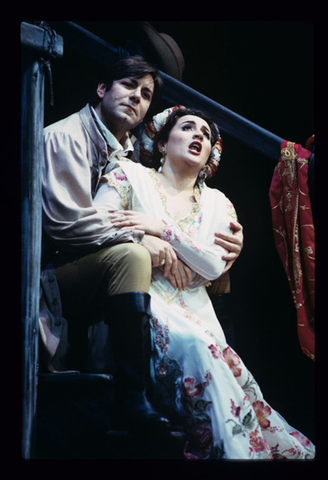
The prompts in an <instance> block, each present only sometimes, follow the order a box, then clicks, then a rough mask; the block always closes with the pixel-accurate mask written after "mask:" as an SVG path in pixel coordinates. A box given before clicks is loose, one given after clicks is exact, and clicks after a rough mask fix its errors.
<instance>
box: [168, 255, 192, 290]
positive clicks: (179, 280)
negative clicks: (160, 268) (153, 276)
mask: <svg viewBox="0 0 328 480" xmlns="http://www.w3.org/2000/svg"><path fill="white" fill-rule="evenodd" d="M168 279H169V281H170V283H171V285H172V286H173V287H174V288H178V289H179V290H185V289H186V288H187V286H188V285H190V284H191V283H192V270H191V269H190V268H189V267H188V266H187V265H186V264H185V263H183V262H182V261H181V260H179V259H178V262H177V270H176V272H175V274H174V275H173V274H169V275H168Z"/></svg>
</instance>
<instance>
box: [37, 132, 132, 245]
mask: <svg viewBox="0 0 328 480" xmlns="http://www.w3.org/2000/svg"><path fill="white" fill-rule="evenodd" d="M81 136H82V134H81V132H79V131H78V130H77V132H74V135H71V134H69V133H64V132H54V131H52V130H51V129H50V130H47V129H46V131H45V134H44V164H43V172H42V176H43V184H42V197H43V227H44V229H45V231H46V233H47V234H48V235H49V236H50V238H52V239H53V240H54V241H55V243H56V244H57V245H58V247H59V248H60V247H63V248H71V247H74V248H75V249H85V248H88V249H90V248H94V247H99V246H106V245H109V244H110V243H125V242H130V241H140V240H141V236H140V235H141V234H140V232H136V231H133V230H132V229H130V230H126V231H119V230H118V229H117V228H114V227H113V225H112V222H111V213H110V212H109V211H108V209H107V210H105V209H100V208H97V205H96V204H95V203H94V201H93V199H92V195H91V175H92V172H91V168H90V164H89V161H88V159H87V153H88V152H87V147H86V142H85V141H83V138H80V137H81Z"/></svg>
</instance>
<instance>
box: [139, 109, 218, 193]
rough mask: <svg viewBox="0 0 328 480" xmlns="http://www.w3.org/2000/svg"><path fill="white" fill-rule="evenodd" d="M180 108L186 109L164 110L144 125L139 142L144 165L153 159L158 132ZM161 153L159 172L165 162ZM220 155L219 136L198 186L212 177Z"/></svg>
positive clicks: (198, 180)
mask: <svg viewBox="0 0 328 480" xmlns="http://www.w3.org/2000/svg"><path fill="white" fill-rule="evenodd" d="M181 108H186V107H184V106H183V105H175V106H174V107H170V108H166V109H165V110H164V111H163V112H160V113H158V114H157V115H154V117H153V118H152V120H151V121H150V122H148V123H147V124H146V125H145V127H144V131H143V133H142V136H141V140H140V156H141V158H142V160H143V162H144V163H146V164H149V163H150V162H151V160H152V158H153V149H154V141H155V138H156V136H157V135H158V133H159V132H160V130H161V129H162V128H163V127H164V125H165V124H166V122H167V120H168V118H169V116H170V115H171V114H172V113H173V112H174V111H176V110H179V109H181ZM162 153H163V157H162V158H161V162H160V163H161V166H160V168H159V171H161V170H162V166H163V164H164V161H165V152H162ZM221 153H222V139H221V137H220V134H219V138H218V140H217V141H216V143H215V145H213V147H212V152H211V155H210V158H209V160H208V161H207V164H206V165H205V167H204V168H203V169H202V170H201V171H200V172H199V176H198V179H197V183H198V184H199V185H202V184H203V183H204V181H205V180H206V179H207V178H210V177H213V176H214V174H215V172H216V170H217V168H218V165H219V162H220V159H221Z"/></svg>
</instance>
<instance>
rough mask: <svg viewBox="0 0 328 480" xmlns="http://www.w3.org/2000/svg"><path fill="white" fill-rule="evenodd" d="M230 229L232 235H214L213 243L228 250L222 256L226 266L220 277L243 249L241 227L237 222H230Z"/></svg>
mask: <svg viewBox="0 0 328 480" xmlns="http://www.w3.org/2000/svg"><path fill="white" fill-rule="evenodd" d="M230 227H231V229H232V233H231V234H228V233H215V236H216V237H217V238H215V240H214V241H215V243H216V244H218V245H221V247H224V248H225V249H227V250H228V253H226V254H225V255H223V256H222V259H223V260H226V262H227V264H226V266H225V268H224V270H223V272H222V275H223V274H224V273H226V272H227V271H228V270H229V269H230V268H231V267H232V265H233V264H234V262H235V261H236V260H237V258H238V257H239V255H240V252H241V251H242V248H243V241H244V235H243V227H242V225H241V224H240V223H238V222H230Z"/></svg>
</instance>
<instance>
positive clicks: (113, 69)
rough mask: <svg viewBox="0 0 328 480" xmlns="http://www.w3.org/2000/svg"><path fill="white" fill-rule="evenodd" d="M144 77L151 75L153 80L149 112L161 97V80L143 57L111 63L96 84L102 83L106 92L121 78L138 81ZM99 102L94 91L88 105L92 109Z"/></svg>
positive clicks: (155, 70)
mask: <svg viewBox="0 0 328 480" xmlns="http://www.w3.org/2000/svg"><path fill="white" fill-rule="evenodd" d="M146 75H151V76H152V77H153V79H154V93H153V97H152V101H151V104H150V107H149V112H150V111H151V110H152V109H153V108H154V107H155V105H156V104H157V103H158V101H159V100H160V98H161V96H162V93H163V80H162V79H161V77H160V75H159V72H158V70H157V69H156V67H154V66H153V65H151V64H150V63H149V62H147V61H146V60H145V59H144V58H143V57H140V56H134V57H127V58H122V59H121V60H119V61H118V62H116V63H113V64H112V65H110V66H109V67H108V68H107V69H106V70H105V71H104V72H103V75H102V77H101V79H100V80H99V82H98V84H99V83H104V84H105V85H106V91H108V90H110V89H111V88H112V85H113V82H114V80H120V79H121V78H126V77H132V78H138V79H139V78H142V77H145V76H146ZM99 101H100V99H99V97H98V95H97V92H96V91H95V92H94V93H93V95H92V96H91V98H90V99H89V103H90V104H91V105H92V106H93V107H96V106H97V105H98V103H99Z"/></svg>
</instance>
